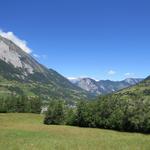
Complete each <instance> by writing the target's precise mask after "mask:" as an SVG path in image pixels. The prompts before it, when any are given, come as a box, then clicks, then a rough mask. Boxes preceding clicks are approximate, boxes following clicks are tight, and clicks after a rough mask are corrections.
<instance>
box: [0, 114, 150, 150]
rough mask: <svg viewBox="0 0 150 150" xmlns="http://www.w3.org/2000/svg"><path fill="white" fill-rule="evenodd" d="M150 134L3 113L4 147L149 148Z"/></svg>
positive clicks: (0, 149) (0, 142)
mask: <svg viewBox="0 0 150 150" xmlns="http://www.w3.org/2000/svg"><path fill="white" fill-rule="evenodd" d="M149 149H150V135H144V134H138V133H124V132H116V131H111V130H102V129H91V128H78V127H70V126H47V125H44V124H43V116H42V115H36V114H17V113H11V114H0V150H149Z"/></svg>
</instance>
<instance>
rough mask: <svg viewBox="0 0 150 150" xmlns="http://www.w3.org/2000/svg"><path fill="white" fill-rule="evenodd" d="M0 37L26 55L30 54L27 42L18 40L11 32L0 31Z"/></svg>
mask: <svg viewBox="0 0 150 150" xmlns="http://www.w3.org/2000/svg"><path fill="white" fill-rule="evenodd" d="M0 35H1V36H3V37H4V38H7V39H9V40H11V41H12V42H14V43H15V44H16V45H17V46H19V47H20V48H21V49H22V50H23V51H25V52H26V53H31V52H32V50H31V49H30V48H29V47H28V46H27V42H26V41H25V40H21V39H19V38H18V37H17V36H16V35H15V34H14V33H13V32H3V31H2V30H0Z"/></svg>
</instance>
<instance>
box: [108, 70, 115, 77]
mask: <svg viewBox="0 0 150 150" xmlns="http://www.w3.org/2000/svg"><path fill="white" fill-rule="evenodd" d="M115 74H116V71H114V70H109V71H108V75H110V76H112V75H115Z"/></svg>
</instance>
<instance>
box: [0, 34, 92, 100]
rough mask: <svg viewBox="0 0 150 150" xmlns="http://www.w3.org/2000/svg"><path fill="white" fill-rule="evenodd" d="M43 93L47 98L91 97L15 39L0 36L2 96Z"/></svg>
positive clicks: (77, 98)
mask: <svg viewBox="0 0 150 150" xmlns="http://www.w3.org/2000/svg"><path fill="white" fill-rule="evenodd" d="M11 94H13V95H27V96H41V97H43V99H44V100H48V99H63V100H69V101H74V100H80V99H88V98H89V94H88V92H86V91H85V90H82V89H81V88H79V87H77V86H75V85H74V84H72V83H71V82H70V81H68V80H67V79H66V78H65V77H63V76H62V75H60V74H59V73H57V72H56V71H55V70H53V69H47V68H46V67H45V66H43V65H41V64H40V63H38V62H37V61H36V60H35V59H34V58H33V57H32V56H31V55H29V54H27V53H25V52H24V51H23V50H22V49H21V48H20V47H18V46H17V45H16V44H14V43H13V42H12V41H10V40H8V39H6V38H4V37H2V36H0V96H8V95H11Z"/></svg>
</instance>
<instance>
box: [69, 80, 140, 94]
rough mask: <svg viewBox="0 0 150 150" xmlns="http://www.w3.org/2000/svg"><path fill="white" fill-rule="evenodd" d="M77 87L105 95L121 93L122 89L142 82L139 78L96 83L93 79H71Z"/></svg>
mask: <svg viewBox="0 0 150 150" xmlns="http://www.w3.org/2000/svg"><path fill="white" fill-rule="evenodd" d="M70 81H71V82H72V83H73V84H75V85H76V86H78V87H80V88H82V89H84V90H86V91H88V92H90V93H91V94H93V95H103V94H108V93H112V92H116V91H119V90H121V89H124V88H127V87H130V86H133V85H135V84H137V83H139V82H141V81H142V79H139V78H127V79H125V80H123V81H110V80H100V81H95V80H94V79H91V78H77V79H70Z"/></svg>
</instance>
